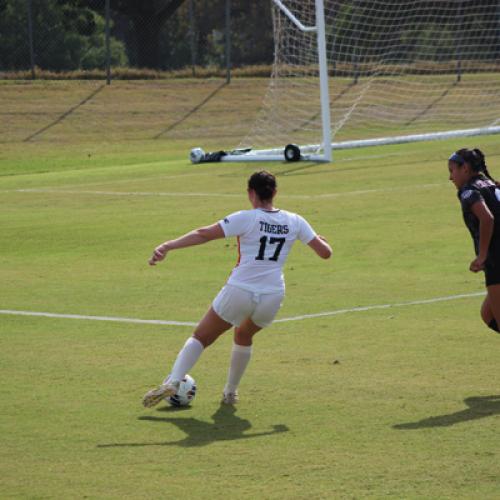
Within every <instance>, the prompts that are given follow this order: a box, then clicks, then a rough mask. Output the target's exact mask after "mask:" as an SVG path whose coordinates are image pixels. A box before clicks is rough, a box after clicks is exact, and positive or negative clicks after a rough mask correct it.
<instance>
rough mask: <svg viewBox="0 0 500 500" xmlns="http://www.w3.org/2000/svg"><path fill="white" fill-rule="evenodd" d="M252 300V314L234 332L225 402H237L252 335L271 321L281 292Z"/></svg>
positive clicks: (278, 306) (250, 354) (281, 296)
mask: <svg viewBox="0 0 500 500" xmlns="http://www.w3.org/2000/svg"><path fill="white" fill-rule="evenodd" d="M253 300H255V309H254V311H253V313H252V315H251V316H250V317H249V318H246V319H245V320H244V321H243V322H242V323H241V324H240V326H239V327H237V328H236V329H235V332H234V345H233V350H232V352H231V363H230V365H229V372H228V377H227V382H226V385H225V387H224V392H223V396H222V402H223V403H226V404H235V403H237V402H238V386H239V384H240V381H241V379H242V377H243V374H244V373H245V370H246V368H247V366H248V363H249V362H250V358H251V357H252V343H253V337H254V335H255V334H256V333H257V332H259V331H260V330H262V328H264V327H266V326H268V325H270V324H271V323H272V322H273V320H274V317H275V316H276V314H277V312H278V310H279V308H280V307H281V303H282V302H283V294H266V295H260V296H258V297H253Z"/></svg>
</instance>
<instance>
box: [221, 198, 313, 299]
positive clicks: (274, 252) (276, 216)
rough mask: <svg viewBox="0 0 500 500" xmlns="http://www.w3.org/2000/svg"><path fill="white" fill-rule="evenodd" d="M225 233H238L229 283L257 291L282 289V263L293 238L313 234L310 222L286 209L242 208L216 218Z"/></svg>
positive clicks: (307, 239)
mask: <svg viewBox="0 0 500 500" xmlns="http://www.w3.org/2000/svg"><path fill="white" fill-rule="evenodd" d="M219 224H220V226H221V227H222V230H223V231H224V234H225V236H226V238H227V237H230V236H237V237H238V252H239V259H238V263H237V264H236V267H235V268H234V269H233V272H232V273H231V276H230V277H229V280H228V282H227V283H228V284H229V285H234V286H237V287H240V288H243V289H245V290H249V291H251V292H257V293H276V292H282V291H283V290H284V289H285V280H284V278H283V271H282V269H283V264H284V263H285V261H286V258H287V256H288V254H289V253H290V250H291V248H292V245H293V243H294V242H295V240H300V241H302V243H304V244H307V243H309V242H310V241H311V240H313V239H314V238H315V237H316V233H315V232H314V230H313V229H312V227H311V226H310V225H309V223H308V222H307V221H306V220H305V219H304V218H303V217H301V216H300V215H297V214H294V213H292V212H287V211H286V210H263V209H261V208H256V209H253V210H242V211H240V212H235V213H233V214H231V215H228V216H227V217H226V218H225V219H223V220H221V221H219Z"/></svg>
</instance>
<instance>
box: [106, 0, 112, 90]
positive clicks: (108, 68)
mask: <svg viewBox="0 0 500 500" xmlns="http://www.w3.org/2000/svg"><path fill="white" fill-rule="evenodd" d="M104 5H105V7H104V9H105V17H106V25H105V30H106V84H107V85H110V84H111V47H110V40H109V29H110V19H109V17H110V12H109V0H105V4H104Z"/></svg>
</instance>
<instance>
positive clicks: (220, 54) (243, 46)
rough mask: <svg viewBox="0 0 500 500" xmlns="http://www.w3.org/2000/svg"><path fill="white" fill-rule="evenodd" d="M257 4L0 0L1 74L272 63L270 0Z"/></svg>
mask: <svg viewBox="0 0 500 500" xmlns="http://www.w3.org/2000/svg"><path fill="white" fill-rule="evenodd" d="M256 3H258V4H261V5H259V6H252V5H244V4H243V5H242V6H241V5H240V4H241V2H240V3H236V4H233V5H232V2H231V0H213V1H211V0H205V1H196V0H148V1H147V2H139V1H137V0H129V1H126V0H88V1H83V0H0V77H2V76H3V77H8V76H9V73H13V72H14V73H17V75H16V76H17V77H19V76H24V77H26V78H37V77H41V76H42V77H43V76H45V77H51V76H52V77H57V74H59V75H60V74H61V73H63V72H75V75H74V76H75V77H79V76H81V77H86V78H92V77H102V75H103V74H106V73H107V74H108V76H109V73H110V71H111V77H113V76H116V77H125V78H127V77H128V78H132V77H134V75H135V76H137V77H140V76H141V74H140V73H139V72H138V70H143V73H142V76H144V77H148V76H149V77H151V76H152V75H151V72H161V71H168V72H176V71H177V72H180V71H182V70H184V71H185V75H187V76H188V75H193V76H196V73H197V71H200V69H199V68H210V69H212V70H218V72H219V73H224V72H225V71H227V70H228V68H230V67H231V65H232V62H231V56H232V58H233V61H234V64H236V65H240V66H241V65H249V64H250V65H251V64H270V63H271V62H272V27H271V16H270V9H269V2H267V1H266V2H256ZM263 5H265V6H267V8H263ZM252 23H254V26H259V29H257V30H253V29H250V26H251V25H252ZM231 24H232V25H233V26H232V27H233V30H231ZM231 31H232V33H233V35H232V37H233V43H231V42H232V41H231V35H230V33H231ZM231 49H232V50H231ZM127 70H130V71H127ZM148 71H149V72H150V74H148ZM78 72H80V73H78ZM113 73H114V75H113ZM201 73H203V72H201Z"/></svg>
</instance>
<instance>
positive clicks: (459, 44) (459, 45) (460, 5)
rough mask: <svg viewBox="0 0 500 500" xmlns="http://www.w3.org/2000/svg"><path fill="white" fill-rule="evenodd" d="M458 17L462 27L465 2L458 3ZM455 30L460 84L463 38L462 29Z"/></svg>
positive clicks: (458, 80)
mask: <svg viewBox="0 0 500 500" xmlns="http://www.w3.org/2000/svg"><path fill="white" fill-rule="evenodd" d="M457 17H458V24H459V26H460V25H461V20H462V17H463V2H462V0H459V2H458V16H457ZM455 29H456V32H457V37H456V51H455V57H456V59H457V67H456V73H457V83H460V81H461V80H462V37H461V32H460V29H459V28H458V27H457V28H455Z"/></svg>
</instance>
